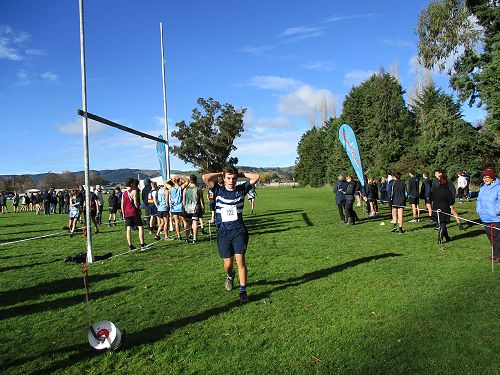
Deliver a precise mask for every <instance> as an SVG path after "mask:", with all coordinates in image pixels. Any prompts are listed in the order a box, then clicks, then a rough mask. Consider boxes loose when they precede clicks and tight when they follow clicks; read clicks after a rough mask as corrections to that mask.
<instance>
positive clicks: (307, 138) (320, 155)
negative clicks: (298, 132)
mask: <svg viewBox="0 0 500 375" xmlns="http://www.w3.org/2000/svg"><path fill="white" fill-rule="evenodd" d="M325 133H326V132H325V129H323V128H320V129H318V128H316V127H313V128H312V129H311V130H309V131H307V132H306V133H304V134H303V135H302V138H301V139H300V141H299V144H298V146H297V154H298V157H297V161H296V166H295V173H296V178H297V182H298V183H299V184H300V185H304V186H307V185H309V186H312V187H320V186H322V185H323V184H324V183H325V182H326V161H327V150H326V147H325V141H324V140H325Z"/></svg>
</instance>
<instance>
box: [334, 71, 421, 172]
mask: <svg viewBox="0 0 500 375" xmlns="http://www.w3.org/2000/svg"><path fill="white" fill-rule="evenodd" d="M403 94H404V90H403V88H402V87H401V85H400V84H399V82H398V81H397V80H396V79H395V78H394V77H392V76H391V75H390V74H388V73H381V74H374V75H372V76H371V77H370V78H369V79H368V80H366V81H365V82H363V83H362V84H361V85H359V86H357V87H354V88H353V89H351V91H350V92H349V94H348V95H347V97H346V99H345V101H344V106H343V112H342V115H341V116H340V120H341V121H342V122H346V123H348V124H349V125H350V126H351V127H352V128H353V130H354V132H355V133H356V136H357V138H358V146H359V148H360V153H361V157H362V159H363V165H364V166H365V169H366V171H368V172H369V171H370V170H371V169H376V170H385V169H386V168H388V167H390V166H391V165H393V164H394V163H396V162H397V161H398V160H399V159H400V158H401V156H402V155H403V154H404V153H405V152H406V151H407V149H408V147H409V146H410V145H411V142H412V139H413V137H414V134H415V129H414V127H413V124H412V118H411V116H410V113H409V112H408V110H407V108H406V106H405V101H404V98H403Z"/></svg>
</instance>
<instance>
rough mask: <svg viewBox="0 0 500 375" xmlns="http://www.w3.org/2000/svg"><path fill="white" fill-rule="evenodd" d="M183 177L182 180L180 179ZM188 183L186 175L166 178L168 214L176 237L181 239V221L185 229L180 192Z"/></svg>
mask: <svg viewBox="0 0 500 375" xmlns="http://www.w3.org/2000/svg"><path fill="white" fill-rule="evenodd" d="M182 179H184V181H182ZM188 184H189V177H187V176H183V177H180V176H173V177H172V178H171V179H170V180H167V184H166V185H167V186H166V187H167V189H168V190H169V196H170V202H169V205H170V216H171V217H172V220H173V222H174V228H175V233H176V234H177V239H178V240H179V241H181V240H182V237H181V232H180V223H181V222H182V224H183V227H184V230H185V229H186V225H187V224H186V221H185V220H184V205H183V204H182V195H183V194H182V192H183V190H184V189H185V188H186V186H187V185H188Z"/></svg>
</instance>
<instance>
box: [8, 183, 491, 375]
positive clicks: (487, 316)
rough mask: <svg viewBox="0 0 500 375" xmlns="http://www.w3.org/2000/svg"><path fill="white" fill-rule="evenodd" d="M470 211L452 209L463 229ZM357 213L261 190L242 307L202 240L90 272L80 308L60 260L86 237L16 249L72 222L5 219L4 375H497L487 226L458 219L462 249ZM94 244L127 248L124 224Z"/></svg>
mask: <svg viewBox="0 0 500 375" xmlns="http://www.w3.org/2000/svg"><path fill="white" fill-rule="evenodd" d="M474 207H475V202H470V203H464V204H457V209H458V212H459V214H460V215H461V216H464V217H468V218H476V215H475V213H474V211H475V210H474ZM357 210H358V214H359V216H360V217H361V219H362V220H361V221H360V223H359V224H357V225H355V226H349V227H347V226H344V225H342V224H340V223H339V218H338V214H337V211H336V207H335V205H334V199H333V194H332V193H331V191H330V190H328V189H298V188H296V189H292V188H281V189H260V190H259V191H258V197H257V200H256V212H255V214H253V215H251V214H250V213H249V210H248V207H245V218H246V222H247V225H248V228H249V231H250V233H251V238H250V243H249V249H248V253H247V261H248V268H249V286H248V293H249V297H250V303H249V304H247V305H244V306H240V305H239V302H238V290H237V288H235V289H234V290H233V291H231V292H227V291H226V290H225V289H224V281H225V275H224V272H223V270H222V262H221V260H220V259H219V257H218V254H217V250H216V244H215V242H214V241H213V240H212V241H209V239H208V236H207V237H205V239H204V240H202V241H200V242H199V243H197V244H195V245H191V244H183V243H178V242H174V241H168V242H167V241H165V242H159V243H156V244H155V245H154V246H153V247H152V249H151V250H149V251H146V252H140V253H130V254H126V255H123V256H120V257H117V258H114V259H111V260H108V261H104V262H97V263H94V264H92V265H91V266H90V277H91V282H92V302H91V303H90V304H86V303H85V291H84V288H83V279H82V273H81V269H80V266H79V265H77V264H74V263H64V262H63V258H64V257H65V256H68V255H73V254H75V253H77V252H80V251H84V241H83V238H82V236H81V235H77V236H75V237H73V238H69V237H68V236H67V234H61V235H60V236H59V235H58V236H53V237H46V238H43V239H38V240H34V241H26V242H18V243H14V244H6V243H7V242H9V241H13V240H19V239H24V238H28V237H33V236H43V235H47V234H52V233H58V232H61V229H62V227H63V226H64V225H67V219H66V216H65V215H51V216H43V215H42V216H36V215H34V214H33V213H21V214H13V213H10V214H5V215H0V259H1V267H0V275H1V278H0V295H1V299H0V304H1V306H0V307H1V309H0V327H1V331H2V333H3V339H2V340H1V343H0V349H1V350H0V369H1V370H2V373H9V374H11V373H12V374H26V373H59V372H60V373H68V374H82V373H88V374H103V373H113V374H115V373H116V374H130V373H144V374H152V373H161V374H164V373H213V374H231V373H248V374H275V373H278V374H280V373H283V374H288V373H297V374H302V373H304V374H306V373H307V374H309V373H320V374H323V373H324V374H332V373H335V374H499V373H500V323H499V320H498V316H499V312H500V307H499V306H500V304H499V302H498V301H499V297H500V293H499V285H500V267H499V266H498V265H497V266H496V269H495V272H492V270H491V264H490V263H489V262H488V261H486V260H485V257H486V256H488V255H489V254H490V251H491V250H490V249H491V247H490V245H489V243H488V242H487V239H486V236H485V235H484V234H483V230H482V228H481V227H478V226H470V225H466V231H463V232H461V231H459V230H458V228H457V225H456V223H455V222H452V224H450V226H449V232H450V235H451V236H452V237H453V241H451V242H449V243H444V245H443V246H442V247H441V246H439V245H438V244H437V234H436V232H435V231H434V230H433V229H432V228H431V227H429V225H428V223H427V222H424V223H414V224H413V223H407V224H405V229H406V233H404V234H398V233H391V232H390V228H391V225H390V224H389V221H390V218H389V215H388V210H387V208H385V207H382V209H381V215H380V216H379V217H377V218H376V219H368V218H367V217H366V215H365V214H364V213H363V212H362V211H361V210H360V209H359V208H357ZM407 214H408V213H407ZM106 218H107V216H106ZM407 219H408V216H407ZM382 222H384V223H385V226H384V225H381V223H382ZM134 234H135V233H134ZM146 240H147V242H152V241H153V236H152V235H149V234H147V235H146ZM135 242H136V243H137V242H138V241H137V237H135ZM94 248H95V249H94V251H95V253H96V254H97V255H99V254H101V255H102V254H104V253H106V252H108V251H111V252H113V253H115V254H116V253H121V252H124V251H126V250H127V244H126V241H125V234H124V227H123V224H120V225H118V226H117V227H108V226H103V228H102V233H100V234H98V235H96V236H95V237H94ZM89 319H90V321H92V322H94V323H95V322H97V321H99V320H110V321H112V322H113V323H115V324H116V326H117V327H118V328H119V329H120V331H121V332H122V334H123V337H122V346H121V348H120V349H119V350H118V351H116V352H114V353H96V352H95V351H93V350H91V348H90V346H89V344H88V342H87V326H88V324H89Z"/></svg>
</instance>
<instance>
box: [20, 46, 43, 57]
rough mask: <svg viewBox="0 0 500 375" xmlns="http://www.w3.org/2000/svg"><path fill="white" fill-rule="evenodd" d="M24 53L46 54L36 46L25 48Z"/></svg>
mask: <svg viewBox="0 0 500 375" xmlns="http://www.w3.org/2000/svg"><path fill="white" fill-rule="evenodd" d="M24 53H26V54H27V55H32V56H44V55H45V52H44V51H42V50H41V49H36V48H28V49H26V50H24Z"/></svg>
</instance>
